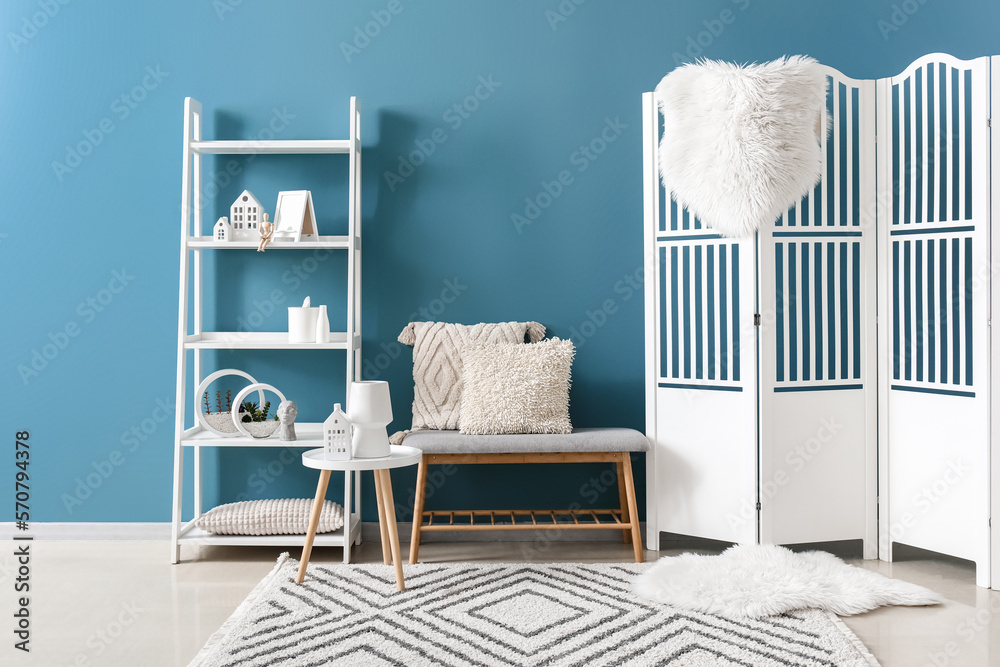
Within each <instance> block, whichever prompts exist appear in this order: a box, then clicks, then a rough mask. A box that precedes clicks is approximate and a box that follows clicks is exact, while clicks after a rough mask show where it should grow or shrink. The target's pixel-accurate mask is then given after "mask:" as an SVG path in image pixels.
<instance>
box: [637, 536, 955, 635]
mask: <svg viewBox="0 0 1000 667" xmlns="http://www.w3.org/2000/svg"><path fill="white" fill-rule="evenodd" d="M632 589H633V591H634V592H635V593H636V595H638V596H639V597H641V598H644V599H646V600H652V601H654V602H662V603H664V604H668V605H671V606H673V607H679V608H681V609H687V610H690V611H698V612H702V613H706V614H716V615H719V616H725V617H727V618H762V617H764V616H775V615H778V614H784V613H785V612H789V611H793V610H795V609H824V610H827V611H831V612H833V613H835V614H839V615H841V616H850V615H852V614H859V613H862V612H865V611H869V610H871V609H875V608H876V607H880V606H882V605H907V606H921V605H931V604H938V603H941V602H943V601H944V598H942V597H941V596H940V595H938V594H937V593H935V592H934V591H932V590H929V589H927V588H924V587H923V586H917V585H916V584H911V583H908V582H906V581H900V580H898V579H889V578H888V577H884V576H882V575H881V574H878V573H876V572H871V571H869V570H864V569H862V568H859V567H855V566H853V565H848V564H847V563H845V562H844V561H842V560H840V559H839V558H837V557H836V556H834V555H832V554H828V553H825V552H823V551H807V552H803V553H795V552H793V551H790V550H789V549H786V548H784V547H779V546H775V545H756V544H743V545H737V546H733V547H730V548H728V549H726V550H725V551H724V552H722V553H721V554H719V555H718V556H702V555H698V554H682V555H680V556H673V557H669V556H668V557H665V558H661V559H660V560H659V562H657V563H656V565H654V566H653V567H651V568H650V569H649V570H647V571H646V572H644V573H643V574H641V575H639V577H638V578H637V579H636V580H635V581H634V582H633V584H632Z"/></svg>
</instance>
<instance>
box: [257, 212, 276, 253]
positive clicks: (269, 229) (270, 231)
mask: <svg viewBox="0 0 1000 667" xmlns="http://www.w3.org/2000/svg"><path fill="white" fill-rule="evenodd" d="M272 236H274V225H272V224H271V223H270V222H268V221H267V213H265V214H264V222H262V223H260V244H259V245H258V246H257V252H264V249H265V248H267V244H268V243H270V242H271V237H272Z"/></svg>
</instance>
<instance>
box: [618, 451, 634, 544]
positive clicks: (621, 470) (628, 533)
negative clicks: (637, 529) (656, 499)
mask: <svg viewBox="0 0 1000 667" xmlns="http://www.w3.org/2000/svg"><path fill="white" fill-rule="evenodd" d="M615 468H617V469H618V507H619V508H620V509H621V511H622V523H630V521H629V518H628V517H629V513H628V494H626V493H625V464H624V463H622V462H621V461H618V462H617V463H615ZM631 543H632V529H631V528H627V529H625V530H623V531H622V544H631Z"/></svg>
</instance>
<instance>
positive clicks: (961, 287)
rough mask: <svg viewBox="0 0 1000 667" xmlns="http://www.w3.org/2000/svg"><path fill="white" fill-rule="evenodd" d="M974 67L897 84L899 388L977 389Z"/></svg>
mask: <svg viewBox="0 0 1000 667" xmlns="http://www.w3.org/2000/svg"><path fill="white" fill-rule="evenodd" d="M972 87H973V79H972V70H970V69H959V68H956V67H953V66H951V65H949V64H946V63H928V64H926V65H924V66H922V67H919V68H917V69H915V70H914V71H913V73H912V74H911V75H910V76H908V77H907V78H905V79H903V80H901V81H898V82H897V83H894V84H893V85H892V86H891V92H890V97H891V104H892V114H891V119H892V120H891V127H890V132H891V136H890V141H891V147H889V150H890V160H891V163H892V183H893V188H892V193H891V215H890V216H889V222H890V223H891V224H890V232H889V234H890V248H889V253H890V257H889V264H890V266H889V272H890V280H891V281H892V282H891V287H890V290H891V292H890V295H889V300H890V304H889V306H890V307H889V310H890V316H891V318H892V322H891V331H892V340H891V341H890V345H891V353H892V359H891V363H892V368H891V374H892V375H891V378H892V388H893V389H896V390H904V391H917V392H928V393H937V394H947V395H952V396H965V397H973V396H975V393H974V392H973V391H972V387H973V382H974V380H975V377H974V374H973V360H974V350H973V342H972V341H973V335H972V334H973V324H972V323H973V314H974V313H973V296H974V285H973V279H972V276H973V242H974V232H975V223H974V221H973V188H972V182H973V181H972V173H973V170H972V158H973V145H972V134H973V132H972V106H973V104H972V92H973V91H972Z"/></svg>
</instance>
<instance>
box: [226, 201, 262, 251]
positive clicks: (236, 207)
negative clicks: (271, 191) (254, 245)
mask: <svg viewBox="0 0 1000 667" xmlns="http://www.w3.org/2000/svg"><path fill="white" fill-rule="evenodd" d="M263 217H264V207H263V206H261V205H260V202H259V201H258V200H257V198H256V197H254V196H253V193H252V192H250V191H249V190H244V191H243V192H242V193H241V194H240V196H239V197H237V198H236V201H234V202H233V205H232V206H230V207H229V224H230V225H232V236H233V240H234V241H255V242H256V241H259V240H260V231H259V230H260V221H261V219H262V218H263Z"/></svg>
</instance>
